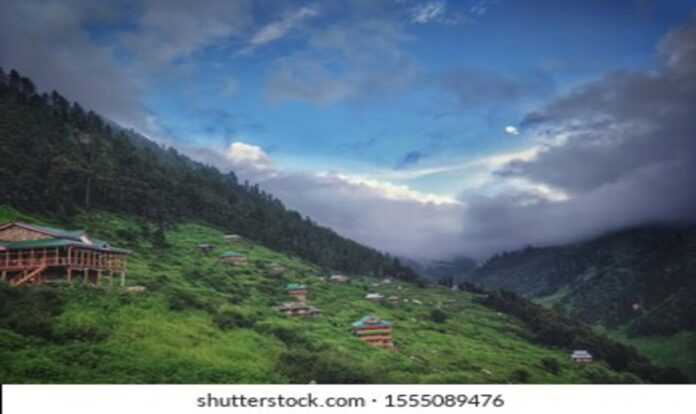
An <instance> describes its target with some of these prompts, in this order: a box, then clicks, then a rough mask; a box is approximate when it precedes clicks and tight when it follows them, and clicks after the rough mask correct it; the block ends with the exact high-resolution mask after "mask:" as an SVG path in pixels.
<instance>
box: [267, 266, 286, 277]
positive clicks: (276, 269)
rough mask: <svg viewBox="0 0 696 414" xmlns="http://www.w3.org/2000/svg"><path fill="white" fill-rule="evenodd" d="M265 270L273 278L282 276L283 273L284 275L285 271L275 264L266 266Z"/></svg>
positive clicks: (282, 267)
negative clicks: (273, 276)
mask: <svg viewBox="0 0 696 414" xmlns="http://www.w3.org/2000/svg"><path fill="white" fill-rule="evenodd" d="M267 269H268V273H270V274H272V275H275V276H278V275H282V274H283V273H285V270H286V269H285V267H284V266H281V265H279V264H277V263H271V264H269V265H268V266H267Z"/></svg>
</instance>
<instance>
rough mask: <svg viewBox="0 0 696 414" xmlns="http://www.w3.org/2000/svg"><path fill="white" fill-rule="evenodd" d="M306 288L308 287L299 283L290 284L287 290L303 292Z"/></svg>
mask: <svg viewBox="0 0 696 414" xmlns="http://www.w3.org/2000/svg"><path fill="white" fill-rule="evenodd" d="M306 288H307V286H305V285H301V284H299V283H288V285H287V286H286V287H285V290H301V289H306Z"/></svg>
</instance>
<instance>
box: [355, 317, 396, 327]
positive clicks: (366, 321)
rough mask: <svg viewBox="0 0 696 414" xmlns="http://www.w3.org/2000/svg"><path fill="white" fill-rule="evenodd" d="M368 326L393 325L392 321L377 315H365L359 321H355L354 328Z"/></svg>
mask: <svg viewBox="0 0 696 414" xmlns="http://www.w3.org/2000/svg"><path fill="white" fill-rule="evenodd" d="M366 326H384V327H389V326H392V323H391V322H389V321H383V320H381V319H379V318H378V317H376V316H365V317H364V318H362V319H360V320H359V321H355V322H353V328H363V327H366Z"/></svg>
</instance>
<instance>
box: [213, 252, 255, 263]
mask: <svg viewBox="0 0 696 414" xmlns="http://www.w3.org/2000/svg"><path fill="white" fill-rule="evenodd" d="M219 258H220V260H222V261H223V262H224V263H227V264H232V265H236V266H244V265H246V264H248V263H249V260H248V259H247V257H246V256H244V255H241V254H239V253H235V252H232V251H229V252H225V253H223V254H221V255H220V256H219Z"/></svg>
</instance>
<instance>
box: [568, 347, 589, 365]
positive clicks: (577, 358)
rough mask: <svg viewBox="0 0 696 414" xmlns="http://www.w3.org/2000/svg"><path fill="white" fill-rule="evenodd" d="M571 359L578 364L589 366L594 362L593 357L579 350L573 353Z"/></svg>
mask: <svg viewBox="0 0 696 414" xmlns="http://www.w3.org/2000/svg"><path fill="white" fill-rule="evenodd" d="M570 359H572V360H573V362H575V363H576V364H588V363H590V362H592V355H591V354H590V353H589V352H587V351H584V350H578V351H573V353H572V354H570Z"/></svg>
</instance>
